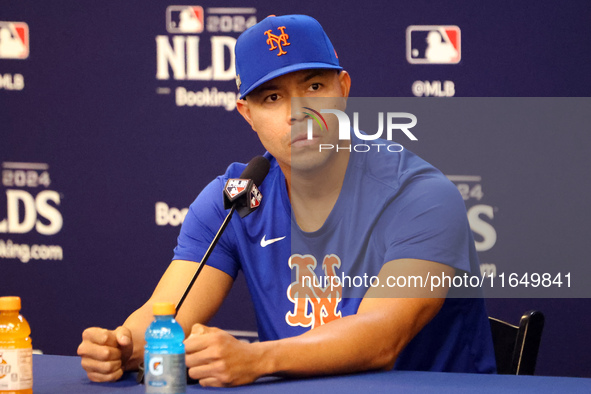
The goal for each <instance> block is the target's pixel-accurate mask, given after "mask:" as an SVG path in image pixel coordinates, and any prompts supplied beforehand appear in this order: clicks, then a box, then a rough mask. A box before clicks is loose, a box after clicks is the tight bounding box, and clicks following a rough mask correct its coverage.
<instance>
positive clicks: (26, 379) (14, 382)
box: [0, 297, 33, 394]
mask: <svg viewBox="0 0 591 394" xmlns="http://www.w3.org/2000/svg"><path fill="white" fill-rule="evenodd" d="M20 310H21V299H20V298H19V297H0V394H32V393H33V347H32V345H31V338H30V337H29V335H31V328H30V327H29V323H27V321H26V320H25V318H24V317H22V316H21V315H20V314H19V312H20Z"/></svg>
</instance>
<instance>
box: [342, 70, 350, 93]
mask: <svg viewBox="0 0 591 394" xmlns="http://www.w3.org/2000/svg"><path fill="white" fill-rule="evenodd" d="M339 84H340V85H341V93H342V94H343V97H349V91H350V90H351V76H350V75H349V73H348V72H346V71H345V70H342V71H341V72H340V73H339Z"/></svg>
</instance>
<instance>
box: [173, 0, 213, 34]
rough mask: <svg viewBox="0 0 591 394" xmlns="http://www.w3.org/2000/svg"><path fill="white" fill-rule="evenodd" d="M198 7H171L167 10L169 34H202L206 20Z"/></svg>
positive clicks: (201, 9) (201, 8)
mask: <svg viewBox="0 0 591 394" xmlns="http://www.w3.org/2000/svg"><path fill="white" fill-rule="evenodd" d="M203 15H204V14H203V7H201V6H198V5H171V6H168V7H167V8H166V30H167V31H168V32H169V33H201V32H203V26H204V21H205V18H204V16H203Z"/></svg>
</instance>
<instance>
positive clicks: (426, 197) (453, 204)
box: [378, 175, 473, 272]
mask: <svg viewBox="0 0 591 394" xmlns="http://www.w3.org/2000/svg"><path fill="white" fill-rule="evenodd" d="M394 201H395V203H394ZM394 201H393V202H391V203H390V205H389V206H388V207H386V209H385V211H384V213H385V214H384V215H382V217H381V218H380V221H379V223H378V226H381V227H382V228H383V232H382V234H384V236H383V241H384V243H385V248H386V253H385V255H384V258H385V261H384V263H387V262H388V261H392V260H396V259H403V258H412V259H421V260H428V261H434V262H437V263H442V264H446V265H449V266H451V267H454V268H456V269H460V270H463V271H466V272H470V242H473V241H472V237H471V230H470V225H469V223H468V218H467V216H466V207H465V204H464V201H463V199H462V197H461V195H460V193H459V192H458V190H457V188H456V186H455V185H454V184H453V183H451V182H450V181H449V180H448V179H447V178H445V177H444V176H443V175H441V176H418V177H416V178H414V179H412V180H411V181H408V182H406V184H404V185H403V187H402V188H401V190H400V192H399V193H398V195H397V196H396V197H395V199H394Z"/></svg>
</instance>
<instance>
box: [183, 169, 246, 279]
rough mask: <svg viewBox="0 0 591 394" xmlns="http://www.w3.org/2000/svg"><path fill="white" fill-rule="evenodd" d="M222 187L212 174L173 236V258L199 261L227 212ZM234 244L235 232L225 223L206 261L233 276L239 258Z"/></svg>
mask: <svg viewBox="0 0 591 394" xmlns="http://www.w3.org/2000/svg"><path fill="white" fill-rule="evenodd" d="M223 187H224V184H223V180H222V179H221V178H219V177H218V178H216V179H215V180H213V181H212V182H211V183H210V184H209V185H207V186H206V187H205V189H203V191H202V192H201V193H200V194H199V196H198V197H197V199H195V201H194V202H193V203H192V204H191V206H190V207H189V212H187V215H186V216H185V220H184V221H183V225H182V227H181V232H180V234H179V237H178V239H177V246H176V248H175V249H174V258H173V260H189V261H195V262H200V261H201V259H202V258H203V256H204V255H205V252H206V251H207V248H208V247H209V245H210V244H211V241H212V240H213V238H214V237H215V235H216V233H217V232H218V230H219V228H220V226H221V225H222V222H223V221H224V219H225V217H226V215H227V213H228V212H227V211H226V210H225V209H224V207H223V194H222V190H223ZM235 245H236V242H235V236H234V233H233V230H232V226H231V225H229V226H228V227H226V229H225V231H224V233H223V234H222V236H221V237H220V240H219V241H218V243H217V245H216V246H215V248H214V250H213V252H212V253H211V256H210V257H209V259H208V260H207V265H209V266H212V267H215V268H217V269H219V270H221V271H223V272H225V273H227V274H228V275H230V276H231V277H232V278H234V279H236V275H237V274H238V270H239V269H240V262H239V259H238V257H237V254H236V252H235V250H236V248H235Z"/></svg>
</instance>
